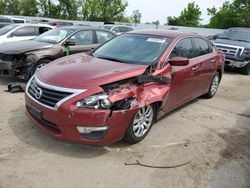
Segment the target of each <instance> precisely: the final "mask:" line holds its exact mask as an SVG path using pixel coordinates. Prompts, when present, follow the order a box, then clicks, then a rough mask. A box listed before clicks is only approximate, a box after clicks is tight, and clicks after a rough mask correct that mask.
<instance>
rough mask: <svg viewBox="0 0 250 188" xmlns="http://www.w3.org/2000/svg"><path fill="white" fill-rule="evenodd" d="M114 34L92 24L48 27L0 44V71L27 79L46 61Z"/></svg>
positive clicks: (89, 47) (80, 50)
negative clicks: (27, 37) (34, 34)
mask: <svg viewBox="0 0 250 188" xmlns="http://www.w3.org/2000/svg"><path fill="white" fill-rule="evenodd" d="M115 36H116V34H114V33H112V32H110V31H106V30H102V29H98V28H91V27H64V28H58V29H53V30H51V31H48V32H46V33H44V34H42V35H40V36H38V37H36V38H35V39H34V40H27V41H20V42H12V43H6V44H2V45H0V71H1V72H2V75H11V76H12V77H17V76H18V77H22V78H24V79H29V78H30V77H31V76H32V75H33V74H34V73H35V71H36V70H37V69H39V68H40V67H42V66H43V65H45V64H48V63H49V62H51V61H53V60H55V59H58V58H60V57H63V56H66V55H68V54H75V53H80V52H88V51H90V50H92V49H94V48H96V47H98V46H99V45H100V44H102V43H104V42H106V41H108V40H110V39H111V38H113V37H115Z"/></svg>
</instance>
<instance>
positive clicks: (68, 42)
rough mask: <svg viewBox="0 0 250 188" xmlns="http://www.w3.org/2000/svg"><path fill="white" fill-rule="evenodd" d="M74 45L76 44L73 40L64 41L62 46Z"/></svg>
mask: <svg viewBox="0 0 250 188" xmlns="http://www.w3.org/2000/svg"><path fill="white" fill-rule="evenodd" d="M74 45H76V43H75V42H74V41H69V40H68V41H66V42H65V43H64V46H74Z"/></svg>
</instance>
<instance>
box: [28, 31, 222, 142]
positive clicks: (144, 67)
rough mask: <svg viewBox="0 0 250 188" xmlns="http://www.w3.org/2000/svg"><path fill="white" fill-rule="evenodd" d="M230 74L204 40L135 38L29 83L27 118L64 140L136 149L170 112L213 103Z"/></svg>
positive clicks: (157, 35) (61, 64) (60, 63)
mask: <svg viewBox="0 0 250 188" xmlns="http://www.w3.org/2000/svg"><path fill="white" fill-rule="evenodd" d="M223 68H224V56H223V54H222V53H221V52H219V51H218V50H216V49H215V48H214V47H213V46H212V44H211V42H210V41H209V40H208V39H206V38H204V37H202V36H199V35H195V34H181V33H177V32H167V31H159V30H152V31H146V30H145V31H134V32H129V33H126V34H123V35H120V36H118V37H116V38H114V39H112V40H110V41H109V42H107V43H105V44H104V45H102V46H101V47H99V48H97V49H96V50H95V51H94V52H93V53H92V54H91V55H87V54H83V53H81V54H76V55H71V56H68V57H64V58H61V59H58V60H56V61H54V62H52V63H51V64H49V65H46V66H44V67H43V68H41V69H40V70H38V71H37V72H36V74H35V75H34V76H33V77H32V78H31V79H30V81H29V82H28V84H27V90H26V94H25V101H26V102H25V103H26V114H27V115H28V117H29V118H30V119H31V120H32V121H33V122H34V123H36V124H37V125H38V126H39V127H40V128H42V129H43V130H44V131H46V132H47V133H48V134H50V135H52V136H54V137H56V138H58V139H64V140H70V141H76V142H84V143H88V144H97V145H108V144H111V143H114V142H116V141H118V140H121V139H122V138H124V139H125V140H127V141H128V142H130V143H136V142H139V141H141V140H142V139H143V138H144V137H145V136H146V135H147V134H148V133H149V131H150V129H151V127H152V125H153V123H154V121H155V120H157V119H159V118H160V117H162V116H163V115H164V114H166V113H167V112H170V111H171V110H173V109H176V108H177V107H179V106H181V105H183V104H185V103H187V102H188V101H191V100H193V99H195V98H197V97H199V96H202V95H204V96H205V97H207V98H211V97H213V96H214V95H215V93H216V91H217V89H218V86H219V83H220V80H221V78H222V74H223ZM166 136H167V135H166Z"/></svg>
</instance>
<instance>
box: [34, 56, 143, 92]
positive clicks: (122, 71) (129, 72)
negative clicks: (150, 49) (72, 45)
mask: <svg viewBox="0 0 250 188" xmlns="http://www.w3.org/2000/svg"><path fill="white" fill-rule="evenodd" d="M146 69H147V66H146V65H134V64H126V63H119V62H114V61H108V60H104V59H99V58H95V57H92V56H89V55H86V54H84V53H81V54H76V55H71V56H68V57H63V58H61V59H57V60H55V61H54V62H52V63H50V64H48V65H46V66H44V67H43V68H41V69H40V70H39V71H38V72H37V77H38V79H39V80H41V81H42V82H44V83H46V84H50V85H54V86H59V87H66V88H74V89H86V88H91V87H97V86H101V85H104V84H108V83H112V82H115V81H119V80H123V79H126V78H131V77H135V76H138V75H140V74H143V73H144V72H145V70H146Z"/></svg>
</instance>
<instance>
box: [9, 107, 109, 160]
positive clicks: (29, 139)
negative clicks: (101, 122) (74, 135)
mask: <svg viewBox="0 0 250 188" xmlns="http://www.w3.org/2000/svg"><path fill="white" fill-rule="evenodd" d="M24 112H25V109H24V106H20V107H19V108H17V109H16V110H14V111H13V112H11V117H10V118H9V120H8V124H9V126H10V128H11V130H12V132H13V133H14V135H15V136H16V137H17V138H18V139H19V140H20V141H21V142H22V143H24V145H29V146H31V147H32V148H35V149H37V150H43V151H44V152H48V153H53V154H57V155H61V156H68V157H73V158H95V157H98V156H102V155H105V154H107V153H108V152H109V151H108V150H107V149H106V148H105V147H102V146H91V145H86V144H82V143H81V144H79V143H72V142H66V141H60V140H56V139H54V138H52V137H51V136H49V135H47V134H46V133H45V132H43V131H42V130H41V129H40V128H38V127H37V126H35V125H34V124H33V123H32V122H31V121H30V120H29V119H28V118H27V117H26V115H25V113H24Z"/></svg>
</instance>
